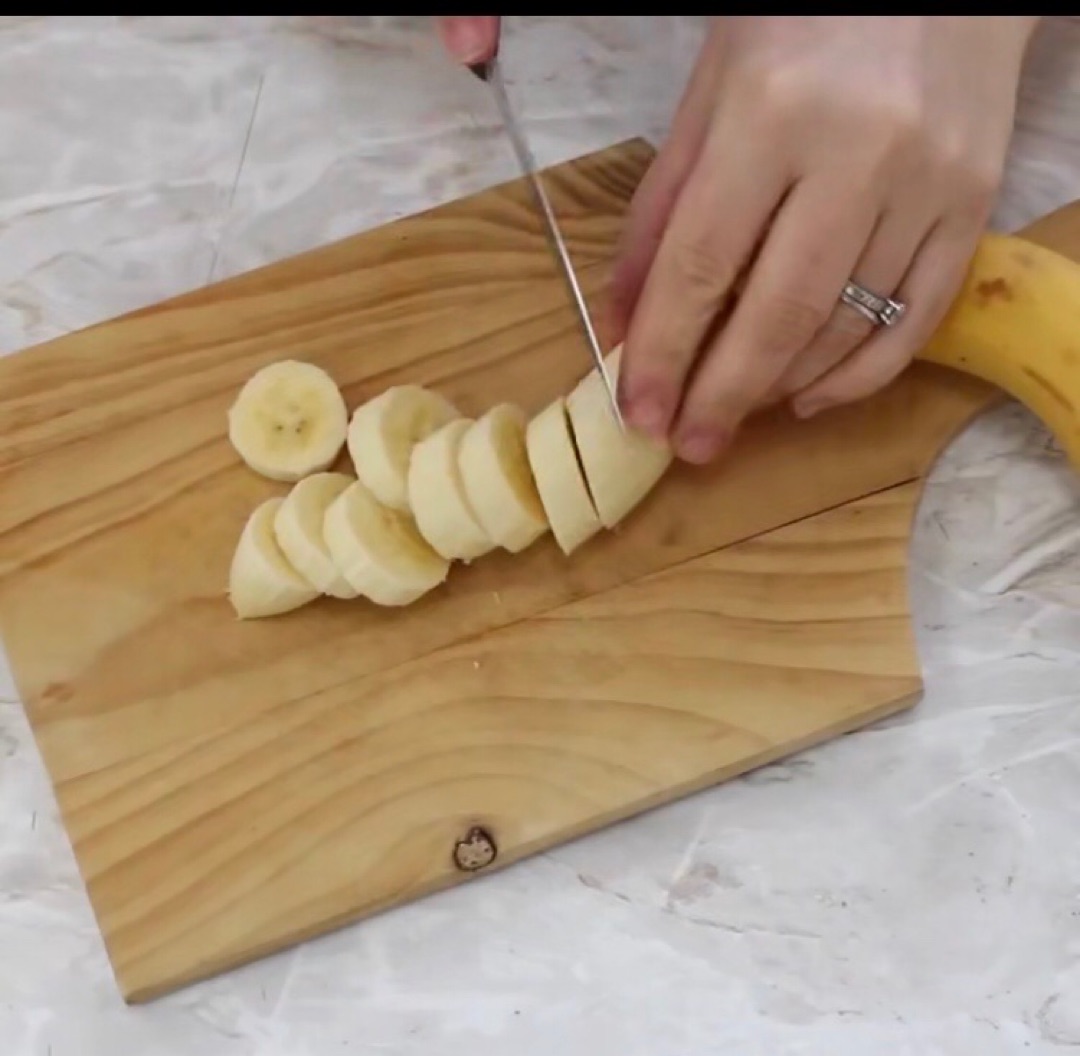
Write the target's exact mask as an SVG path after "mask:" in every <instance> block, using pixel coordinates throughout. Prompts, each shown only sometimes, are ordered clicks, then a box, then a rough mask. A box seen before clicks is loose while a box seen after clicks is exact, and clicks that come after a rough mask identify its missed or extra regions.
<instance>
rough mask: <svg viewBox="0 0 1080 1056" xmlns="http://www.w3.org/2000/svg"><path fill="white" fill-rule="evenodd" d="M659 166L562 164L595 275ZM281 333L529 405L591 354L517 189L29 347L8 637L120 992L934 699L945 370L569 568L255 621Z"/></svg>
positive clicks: (7, 584)
mask: <svg viewBox="0 0 1080 1056" xmlns="http://www.w3.org/2000/svg"><path fill="white" fill-rule="evenodd" d="M649 156H650V152H649V150H648V148H647V146H646V145H645V144H643V143H641V142H638V141H633V142H630V143H627V144H621V145H619V146H616V147H613V148H609V149H608V150H606V151H602V152H600V153H599V154H596V155H591V156H589V157H586V158H583V159H579V160H578V161H576V162H573V163H570V164H568V165H564V166H560V167H558V168H557V169H556V170H553V172H552V174H551V176H550V177H549V181H550V186H551V190H552V196H553V199H554V201H555V204H556V208H557V209H558V211H559V213H560V215H561V216H563V217H564V218H565V222H566V226H567V231H568V234H569V237H570V243H571V250H572V253H573V254H574V256H575V258H576V259H577V261H578V263H579V266H580V267H581V269H582V275H583V282H584V285H585V286H586V289H587V291H588V293H589V294H590V296H593V295H595V294H596V293H597V292H598V291H599V289H600V286H601V283H602V281H603V276H604V268H605V265H606V262H607V261H608V260H609V259H610V255H611V252H612V247H613V245H614V241H615V238H616V236H617V234H618V231H619V227H620V221H621V217H622V216H623V214H624V211H625V208H626V205H627V203H628V200H629V197H630V195H631V193H632V191H633V188H634V187H635V185H636V183H637V181H638V179H639V178H640V176H641V174H642V172H643V171H644V167H645V165H646V164H647V162H648V159H649ZM285 355H289V356H294V357H297V358H304V359H309V360H311V361H313V362H316V363H319V364H320V365H322V366H324V367H325V368H326V369H327V370H329V371H330V372H331V374H333V376H334V377H335V378H336V379H338V381H339V382H340V383H341V385H342V388H343V390H344V392H345V394H346V398H347V400H348V402H349V404H350V406H355V405H356V404H357V403H359V402H360V401H361V400H363V399H365V398H366V397H368V396H370V395H373V394H374V393H376V392H377V391H379V390H381V389H382V388H384V387H385V386H387V385H389V384H392V383H394V382H396V381H401V380H406V379H408V380H413V381H420V382H422V383H427V384H430V385H432V386H433V387H435V388H437V389H439V390H440V391H442V392H444V393H446V394H447V395H449V396H450V397H451V398H453V399H455V400H456V401H457V402H458V403H459V404H460V405H461V407H462V409H463V410H464V411H465V412H466V413H475V412H477V411H479V410H481V409H482V408H485V407H487V406H490V405H491V404H492V403H493V402H495V401H497V400H500V399H514V400H516V401H518V402H519V403H521V404H522V405H523V406H524V407H525V408H526V410H528V411H535V410H538V409H539V408H540V407H541V406H543V405H544V404H545V403H546V402H547V401H548V400H549V399H550V398H551V397H552V396H553V395H555V394H556V393H557V392H560V391H566V390H567V389H568V388H569V387H570V385H571V384H572V383H573V382H574V381H576V380H577V378H578V377H579V376H580V375H581V374H582V373H583V371H584V370H585V369H587V366H588V362H589V361H588V354H587V351H586V349H585V347H584V344H583V342H582V340H581V337H580V335H579V333H578V330H577V325H576V320H575V318H574V315H573V311H572V309H571V307H570V306H569V304H568V303H567V301H566V296H565V292H564V290H563V287H562V284H561V280H560V278H559V276H558V274H557V272H556V270H555V267H554V263H553V261H552V259H551V256H550V252H549V250H548V247H547V245H546V243H545V241H544V238H543V233H542V229H541V227H540V224H539V222H538V220H537V218H536V216H535V215H534V213H533V211H532V209H531V206H530V204H529V199H528V196H527V191H526V189H524V188H523V187H522V186H520V185H519V184H518V183H513V184H508V185H505V186H502V187H499V188H495V189H493V190H491V191H488V192H485V193H484V194H481V195H478V196H476V197H473V198H469V199H465V200H462V201H460V202H456V203H454V204H452V205H449V206H445V207H442V208H440V209H436V210H433V211H430V212H428V213H425V214H421V215H419V216H417V217H412V218H409V219H406V220H403V221H399V222H397V223H395V224H390V225H388V226H386V227H384V228H381V229H379V230H377V231H373V232H370V233H368V234H365V235H362V236H359V237H356V238H352V239H348V240H345V241H344V242H341V243H337V244H335V245H332V246H328V247H325V248H323V249H320V250H317V251H315V252H312V253H308V254H305V255H303V256H300V257H297V258H293V259H291V260H288V261H285V262H282V263H280V264H276V265H272V266H270V267H267V268H263V269H260V270H258V271H255V272H251V273H249V274H247V275H244V276H240V277H239V278H236V279H232V280H229V281H227V282H223V283H220V284H218V285H216V286H213V287H210V288H208V289H204V290H200V291H196V292H194V293H192V294H189V295H186V296H184V297H180V298H176V299H174V300H172V301H168V302H164V303H163V304H160V305H155V306H153V307H152V308H149V309H146V310H144V311H140V312H136V313H134V314H132V315H128V316H125V317H122V318H120V319H117V320H114V321H112V322H109V323H105V324H102V325H100V326H96V327H93V328H91V329H88V330H85V331H82V332H80V333H76V334H73V335H70V336H68V337H65V338H63V339H61V340H58V341H54V342H50V343H48V344H46V345H42V346H39V347H38V348H35V349H32V350H30V351H29V352H27V353H23V354H20V355H17V356H12V357H8V358H7V359H5V360H4V361H2V362H0V414H2V420H3V422H4V430H3V435H2V436H0V487H2V490H3V495H4V504H3V506H2V508H0V633H2V634H3V637H4V641H5V644H6V647H7V649H8V653H9V656H10V658H11V662H12V666H13V669H14V672H15V675H16V678H17V680H18V684H19V687H20V691H21V693H22V696H23V699H24V701H25V703H26V707H27V710H28V713H29V716H30V720H31V723H32V725H33V727H34V731H35V735H36V737H37V740H38V743H39V745H40V748H41V751H42V753H43V756H44V758H45V761H46V764H47V766H48V768H49V772H50V775H51V777H52V780H53V782H54V785H55V787H56V791H57V795H58V799H59V802H60V805H61V809H62V812H63V816H64V819H65V824H66V825H67V828H68V831H69V833H70V835H71V839H72V842H73V844H74V847H75V850H76V854H77V856H78V859H79V863H80V867H81V868H82V870H83V874H84V876H85V879H86V882H87V886H88V889H89V892H90V897H91V900H92V902H93V905H94V909H95V912H96V913H97V916H98V920H99V922H100V925H101V929H102V932H103V935H104V937H105V940H106V943H107V945H108V948H109V953H110V957H111V959H112V963H113V966H114V970H115V972H116V975H117V979H118V982H119V985H120V988H121V990H122V992H123V994H124V995H125V997H126V998H127V999H129V1000H133V1001H134V1000H143V999H146V998H148V997H151V996H153V995H155V994H158V993H161V992H162V991H164V990H167V989H170V988H172V987H175V986H177V985H180V984H182V983H184V982H187V981H191V980H194V979H198V978H202V977H204V976H206V975H208V974H211V973H213V972H216V971H219V970H222V969H225V968H228V967H230V966H232V965H236V964H239V963H241V962H242V961H244V960H247V959H250V958H251V957H254V956H258V955H260V954H262V953H264V952H266V951H269V950H273V949H277V948H279V947H280V946H282V945H283V944H286V943H289V942H292V941H295V940H297V939H299V938H302V937H304V936H306V935H312V934H315V933H317V932H319V931H321V930H325V929H326V928H329V927H333V926H336V925H337V924H340V923H341V922H343V921H345V920H350V919H355V918H357V917H360V916H363V915H364V914H366V913H370V912H373V911H374V910H376V909H378V908H380V907H384V906H388V905H391V904H393V903H395V902H400V901H403V900H405V899H408V898H412V897H415V896H416V895H418V894H420V893H422V892H424V891H428V890H433V889H434V888H436V887H439V886H443V885H446V884H449V883H453V882H455V881H457V880H460V879H463V878H464V875H465V874H462V873H461V872H458V871H456V870H454V869H453V867H452V865H451V863H450V855H451V849H452V846H451V845H452V843H453V841H454V839H456V838H458V837H459V836H461V835H463V834H464V832H465V831H466V830H467V829H468V827H469V826H470V825H471V824H473V823H483V824H485V825H487V826H489V828H490V829H491V831H492V833H493V835H494V836H495V838H496V840H497V843H498V848H499V853H498V858H497V859H496V863H495V864H496V866H497V865H500V864H505V863H507V862H510V861H513V860H516V859H517V858H520V857H521V856H523V855H525V854H528V853H531V852H532V851H535V850H536V849H538V848H540V847H544V846H550V845H552V844H554V843H557V842H559V841H561V840H565V839H568V838H571V837H573V836H575V835H577V834H580V833H583V832H586V831H589V830H590V829H594V828H596V827H598V826H600V825H603V824H607V823H608V822H610V821H611V820H613V819H615V818H618V817H624V816H628V815H629V814H632V813H634V812H636V811H638V810H642V809H645V808H647V807H649V806H650V805H653V804H655V803H659V802H662V801H664V800H667V799H671V798H673V797H675V796H678V795H682V794H685V793H686V792H688V791H691V790H692V789H695V788H699V787H702V786H704V785H706V784H708V783H710V782H715V781H718V780H722V779H723V778H725V777H727V776H730V775H731V774H734V773H737V772H740V771H742V770H745V769H748V768H750V767H751V766H755V765H759V764H760V763H762V762H764V761H766V760H768V759H773V758H777V757H779V756H781V755H783V754H786V753H788V752H791V751H795V750H798V749H799V748H800V747H802V746H804V745H807V744H810V743H814V742H815V741H819V740H821V739H823V738H825V737H828V736H832V735H834V734H835V733H837V732H840V731H842V730H847V729H852V728H854V727H856V726H858V725H860V724H862V723H865V722H868V721H872V720H873V719H875V718H877V717H878V716H880V715H882V714H886V713H888V712H889V711H891V710H895V709H896V708H897V707H901V706H903V704H904V703H905V702H906V701H908V700H910V698H911V696H912V694H913V692H915V691H916V690H917V683H918V680H917V665H916V662H915V657H914V651H913V647H912V643H911V640H910V631H909V628H908V621H907V614H906V603H905V601H904V588H903V576H904V549H905V540H906V535H907V530H908V523H909V520H910V515H911V509H912V506H913V503H914V502H915V496H916V492H915V491H914V490H913V488H912V486H911V482H913V481H916V480H918V479H919V478H920V477H921V476H922V474H923V473H924V471H925V470H926V468H927V466H928V465H929V464H930V462H931V461H932V459H933V458H934V456H935V455H936V453H937V452H938V451H939V450H940V449H941V448H942V447H943V446H944V444H945V443H946V442H947V441H948V439H949V438H950V437H951V436H952V435H953V434H954V433H955V432H956V431H957V430H958V429H959V428H960V427H961V426H962V425H963V424H964V423H965V422H966V421H968V420H969V419H970V418H971V417H972V416H973V415H974V414H976V413H977V412H978V411H979V410H981V409H982V408H984V407H986V406H989V405H990V404H991V403H993V402H995V401H996V400H997V399H998V398H999V397H998V394H997V393H996V392H995V391H994V390H991V389H990V388H989V387H987V386H985V385H983V384H982V383H979V382H976V381H974V380H973V379H969V378H966V377H963V376H960V375H956V374H953V373H950V372H948V371H945V370H941V369H939V368H934V367H930V366H927V365H919V366H918V367H917V368H916V369H913V370H912V371H910V372H909V373H908V374H906V375H905V376H904V377H903V378H902V379H901V380H900V381H898V382H897V383H896V384H895V385H893V386H892V387H891V388H890V389H889V390H888V391H887V392H885V393H882V394H880V396H878V397H876V398H874V399H873V400H869V401H866V402H865V403H863V404H861V405H858V406H856V407H852V408H845V409H842V410H839V411H836V412H833V413H831V414H828V415H823V416H821V417H819V418H817V419H814V420H812V421H811V422H808V423H799V422H796V421H794V420H792V419H790V418H788V417H787V416H785V415H784V414H782V413H780V412H774V413H770V414H768V415H765V416H762V417H761V418H760V419H759V420H758V421H757V422H755V423H754V424H753V425H752V426H751V427H750V428H749V429H747V430H746V433H745V434H744V436H743V437H742V439H741V440H740V442H739V444H738V445H737V448H736V450H735V451H734V452H733V454H732V456H731V457H729V458H728V459H727V460H725V462H724V463H723V464H722V465H718V466H716V467H712V468H710V469H708V470H694V469H691V468H690V467H681V466H680V467H677V468H676V469H674V470H673V471H672V472H671V473H670V474H669V475H668V477H667V478H666V479H665V480H664V481H663V483H662V484H661V485H660V486H659V487H658V488H657V489H656V491H655V492H654V494H653V495H652V496H651V497H650V499H649V501H648V502H647V503H646V505H645V506H643V507H642V508H641V509H640V510H639V511H637V512H636V513H635V514H634V515H633V516H632V517H631V518H630V519H629V520H628V521H627V522H626V524H625V526H624V527H623V528H622V529H621V530H620V531H618V532H616V533H610V534H608V535H606V536H604V537H601V538H597V539H595V540H593V541H592V542H590V543H589V544H588V545H587V546H586V547H584V548H583V549H582V550H581V551H580V552H579V553H578V554H576V555H575V557H574V558H573V559H572V560H569V561H568V560H567V559H565V558H564V557H562V555H561V554H560V553H559V552H558V550H557V549H556V548H555V546H554V544H553V543H552V541H551V540H550V539H545V540H543V541H541V542H540V543H538V544H537V545H535V546H534V547H533V548H531V549H530V550H529V551H527V552H526V553H524V554H520V555H516V556H511V555H493V556H490V557H487V558H484V559H482V560H481V561H478V562H476V563H475V564H474V565H473V566H471V567H469V568H457V569H455V570H454V573H453V574H452V576H451V578H450V581H449V582H448V583H447V584H446V586H445V587H444V588H442V589H440V590H439V591H437V592H435V593H434V594H432V595H430V596H429V597H427V598H425V599H424V600H422V601H421V602H419V603H418V604H416V605H414V606H412V607H410V608H409V609H406V610H400V611H387V610H379V609H375V608H374V607H368V606H365V605H363V604H361V603H358V602H353V603H345V602H334V601H332V600H330V599H326V600H324V601H320V602H318V603H316V604H314V605H312V606H309V607H308V608H306V609H303V610H300V611H299V612H297V613H293V614H290V615H289V616H287V617H283V618H280V619H277V620H270V621H265V622H260V623H254V624H241V623H238V622H237V621H236V620H235V619H234V618H233V616H232V614H231V610H230V609H229V607H228V605H227V604H226V602H225V600H224V598H223V591H224V585H225V578H226V573H227V568H228V563H229V559H230V557H231V554H232V550H233V547H234V545H235V542H236V538H237V535H238V533H239V530H240V527H241V525H242V524H243V522H244V519H245V518H246V516H247V515H248V513H249V512H250V510H251V509H252V507H253V506H254V505H255V504H256V503H257V502H258V501H260V500H261V499H262V498H264V497H266V496H267V495H271V494H280V493H282V491H283V490H284V489H283V488H282V487H281V486H279V485H274V484H271V483H269V482H266V481H263V480H260V479H258V478H256V477H254V476H253V475H252V474H251V473H249V472H248V471H246V470H245V469H244V467H242V466H241V465H239V464H238V460H237V459H236V457H235V455H234V453H233V452H232V450H231V448H230V447H229V445H228V443H227V441H226V439H225V435H224V432H225V430H224V423H225V410H226V408H227V406H228V404H229V403H230V402H231V400H232V398H233V396H234V394H235V392H236V390H237V388H238V387H239V386H240V385H241V384H242V382H243V381H244V380H246V378H247V377H248V376H249V375H250V374H251V373H252V372H253V371H254V370H255V369H257V368H258V367H259V366H261V365H263V364H265V363H268V362H271V361H273V360H275V359H278V358H281V357H283V356H285ZM901 485H907V486H906V487H900V488H899V490H897V488H898V486H901ZM879 493H884V495H882V494H879ZM870 496H877V497H874V498H870ZM853 502H856V503H857V505H855V506H850V507H845V508H844V509H839V510H836V512H834V513H831V514H827V515H824V516H821V517H817V518H816V519H814V520H806V518H808V517H811V516H812V515H816V514H819V513H820V512H821V511H827V510H830V509H833V508H837V507H843V506H844V504H849V503H853ZM785 525H789V526H790V527H787V528H784V527H782V526H785ZM775 529H780V530H779V531H778V532H774V530H775ZM860 532H861V533H863V534H860ZM763 533H773V534H770V535H768V536H765V535H764V534H763ZM815 533H816V534H815ZM733 544H740V545H738V546H735V545H733ZM722 548H728V549H722ZM703 555H707V556H703ZM830 562H832V566H833V567H830V564H829V563H830ZM852 641H858V642H859V643H860V648H859V649H858V650H854V649H852V645H851V643H852ZM553 656H557V657H558V662H557V663H556V662H552V659H551V658H552V657H553Z"/></svg>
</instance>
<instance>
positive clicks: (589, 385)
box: [566, 345, 674, 528]
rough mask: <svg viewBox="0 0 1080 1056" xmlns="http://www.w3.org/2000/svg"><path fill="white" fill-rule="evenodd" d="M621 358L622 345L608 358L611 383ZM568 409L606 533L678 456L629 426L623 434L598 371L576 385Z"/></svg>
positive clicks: (645, 493) (568, 399) (639, 500)
mask: <svg viewBox="0 0 1080 1056" xmlns="http://www.w3.org/2000/svg"><path fill="white" fill-rule="evenodd" d="M621 355H622V345H619V346H617V347H616V348H615V349H613V350H612V351H611V352H609V353H608V354H607V356H605V357H604V362H605V363H606V365H607V368H608V372H609V373H610V374H611V376H612V379H615V378H617V377H618V373H619V361H620V358H621ZM566 409H567V412H568V414H569V416H570V428H571V429H572V430H573V435H574V439H575V440H576V442H577V450H578V454H579V455H580V456H581V466H582V469H584V471H585V482H586V484H587V485H588V488H589V494H590V495H592V500H593V503H594V505H595V506H596V512H597V513H598V514H599V515H600V521H601V523H602V524H603V525H604V527H605V528H614V527H615V526H616V525H617V524H618V523H619V522H620V521H622V520H623V519H624V518H625V517H626V516H627V514H629V513H630V511H631V510H632V509H634V507H635V506H637V505H638V503H640V502H641V500H642V499H644V498H645V496H646V495H648V494H649V492H650V491H652V489H653V487H654V486H655V485H656V483H657V481H658V480H659V479H660V478H661V477H662V476H663V475H664V473H665V472H666V471H667V468H668V466H670V465H671V462H672V458H673V457H674V456H673V453H672V451H671V448H670V447H669V446H668V445H667V444H661V443H658V442H656V441H655V440H653V439H652V438H651V437H648V436H646V435H645V434H644V433H640V432H637V431H636V430H634V429H631V428H630V426H629V425H628V426H627V428H626V431H625V432H623V430H622V429H621V428H620V427H619V423H618V422H617V421H616V420H615V416H614V415H613V414H612V413H611V407H610V405H609V403H608V397H607V392H606V391H605V389H604V379H603V378H601V377H600V372H599V371H597V370H591V371H590V372H589V373H588V374H586V375H585V377H584V378H582V379H581V381H580V382H579V383H578V384H577V386H576V387H575V388H574V390H573V391H572V392H571V393H570V395H569V396H568V397H567V398H566Z"/></svg>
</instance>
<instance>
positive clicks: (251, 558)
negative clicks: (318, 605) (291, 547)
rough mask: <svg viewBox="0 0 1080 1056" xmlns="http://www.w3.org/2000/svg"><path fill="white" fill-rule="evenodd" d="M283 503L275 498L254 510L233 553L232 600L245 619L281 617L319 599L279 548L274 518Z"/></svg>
mask: <svg viewBox="0 0 1080 1056" xmlns="http://www.w3.org/2000/svg"><path fill="white" fill-rule="evenodd" d="M282 501H283V500H282V499H281V498H279V497H274V498H272V499H267V500H266V501H265V502H262V503H260V504H259V505H258V506H256V507H255V509H254V511H252V513H251V516H250V517H248V519H247V523H246V524H245V525H244V529H243V531H242V532H241V533H240V541H239V542H238V543H237V544H236V550H235V551H234V552H233V558H232V565H231V567H230V568H229V600H230V601H231V602H232V606H233V608H234V609H235V610H236V615H237V616H239V617H240V619H242V620H252V619H258V618H259V617H262V616H279V615H281V613H283V612H291V611H292V610H293V609H298V608H300V606H301V605H306V604H307V603H308V602H309V601H314V600H315V599H316V598H317V597H318V596H319V591H318V590H317V589H316V588H315V587H313V586H312V585H311V584H310V583H309V582H308V581H307V580H306V579H304V577H303V576H301V575H300V573H299V572H297V571H296V569H295V568H293V566H292V565H291V564H290V563H289V560H288V558H287V557H286V556H285V555H284V553H282V551H281V548H280V547H279V546H278V542H277V538H276V537H275V535H274V518H275V516H276V515H277V512H278V510H279V509H280V507H281V504H282Z"/></svg>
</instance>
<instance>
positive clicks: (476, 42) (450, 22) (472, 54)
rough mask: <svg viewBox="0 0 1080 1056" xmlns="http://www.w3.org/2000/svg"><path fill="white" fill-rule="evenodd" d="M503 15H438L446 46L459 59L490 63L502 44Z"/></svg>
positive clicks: (464, 61) (440, 33) (469, 61)
mask: <svg viewBox="0 0 1080 1056" xmlns="http://www.w3.org/2000/svg"><path fill="white" fill-rule="evenodd" d="M501 17H502V16H501V15H437V16H436V18H437V19H438V23H437V25H438V30H439V38H440V39H441V40H442V43H443V47H444V48H446V50H447V51H448V52H449V53H450V55H451V57H452V58H454V59H456V60H457V61H458V62H461V63H464V64H466V65H471V64H472V63H475V62H486V61H487V60H488V59H490V58H491V56H492V55H494V54H495V51H496V50H497V48H498V44H499V20H500V18H501Z"/></svg>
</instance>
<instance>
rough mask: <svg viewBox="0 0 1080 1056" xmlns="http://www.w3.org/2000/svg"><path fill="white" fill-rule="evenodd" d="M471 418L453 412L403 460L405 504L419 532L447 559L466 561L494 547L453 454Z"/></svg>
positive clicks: (457, 452) (470, 424) (459, 446)
mask: <svg viewBox="0 0 1080 1056" xmlns="http://www.w3.org/2000/svg"><path fill="white" fill-rule="evenodd" d="M472 424H473V422H472V419H470V418H455V419H454V420H453V421H450V422H447V423H446V425H444V426H443V427H442V428H441V429H437V430H436V431H435V432H434V433H432V434H431V435H430V436H428V437H426V438H425V439H423V440H421V441H420V443H418V444H417V445H416V446H415V447H414V448H413V452H412V458H411V460H410V462H409V480H408V484H409V506H410V507H411V509H412V513H413V517H414V518H415V520H416V526H417V528H419V529H420V534H421V535H422V536H423V537H424V538H425V539H426V540H427V541H428V542H429V543H430V544H431V546H432V548H433V549H434V550H435V552H436V553H438V554H440V555H441V556H442V557H445V558H446V559H447V560H450V561H454V560H457V561H466V562H468V561H472V560H474V559H476V558H478V557H481V556H483V555H484V554H486V553H488V552H489V551H490V550H494V549H495V543H494V542H492V540H491V537H490V536H489V535H488V534H487V532H485V531H484V529H483V528H481V527H480V522H479V521H478V520H477V518H476V514H475V513H474V512H473V509H472V506H471V504H470V503H469V497H468V495H467V494H466V493H465V482H464V480H463V479H462V475H461V469H460V466H459V464H458V457H459V454H460V451H461V441H462V440H463V439H464V437H465V434H466V433H467V432H468V431H469V428H470V427H471V426H472Z"/></svg>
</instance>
